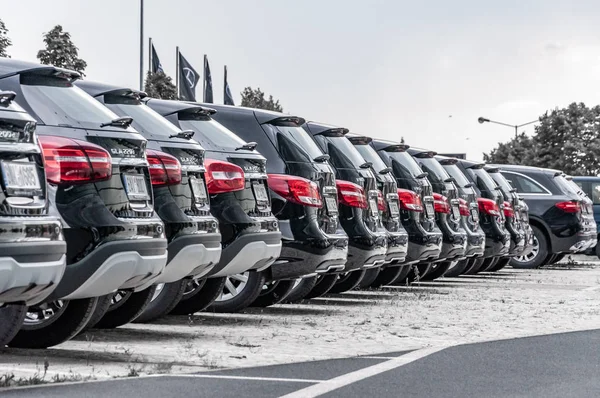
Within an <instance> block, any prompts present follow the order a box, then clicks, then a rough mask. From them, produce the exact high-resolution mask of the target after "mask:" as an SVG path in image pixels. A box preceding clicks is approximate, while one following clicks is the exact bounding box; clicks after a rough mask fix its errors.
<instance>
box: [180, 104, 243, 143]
mask: <svg viewBox="0 0 600 398" xmlns="http://www.w3.org/2000/svg"><path fill="white" fill-rule="evenodd" d="M179 124H180V125H181V128H182V129H183V130H193V131H195V134H194V140H196V141H198V142H199V143H200V145H202V146H203V147H204V148H206V149H212V150H221V151H235V149H236V148H239V147H241V146H242V145H244V144H245V143H246V142H245V141H244V140H242V139H241V138H239V137H238V136H237V135H235V134H233V133H232V132H231V130H229V129H228V128H227V127H225V126H223V125H222V124H220V123H218V122H216V121H214V120H213V119H211V118H210V117H208V116H204V115H199V114H197V113H185V112H182V113H180V114H179Z"/></svg>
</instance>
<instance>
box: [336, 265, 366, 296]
mask: <svg viewBox="0 0 600 398" xmlns="http://www.w3.org/2000/svg"><path fill="white" fill-rule="evenodd" d="M366 273H367V271H366V270H364V269H363V270H356V271H352V272H346V273H341V274H339V275H338V280H337V281H336V282H335V285H333V287H332V288H331V289H330V290H329V293H344V292H347V291H349V290H352V289H354V288H356V287H357V286H358V285H359V284H360V281H361V280H362V279H363V278H364V277H365V274H366Z"/></svg>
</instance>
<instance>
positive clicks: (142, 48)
mask: <svg viewBox="0 0 600 398" xmlns="http://www.w3.org/2000/svg"><path fill="white" fill-rule="evenodd" d="M143 89H144V0H140V90H143Z"/></svg>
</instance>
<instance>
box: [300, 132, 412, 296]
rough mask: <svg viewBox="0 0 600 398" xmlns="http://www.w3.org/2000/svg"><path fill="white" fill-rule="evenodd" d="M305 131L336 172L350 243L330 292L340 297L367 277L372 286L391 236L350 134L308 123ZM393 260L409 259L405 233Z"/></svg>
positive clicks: (374, 183) (374, 182)
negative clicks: (383, 223) (384, 225)
mask: <svg viewBox="0 0 600 398" xmlns="http://www.w3.org/2000/svg"><path fill="white" fill-rule="evenodd" d="M303 127H304V130H306V131H307V132H308V133H309V134H310V135H311V137H312V138H313V140H314V142H315V143H316V144H317V145H318V147H319V148H320V149H321V151H323V153H324V154H325V155H328V156H329V161H330V162H331V165H332V166H333V168H334V169H335V178H336V180H337V181H336V184H337V189H338V200H339V203H340V205H339V212H340V221H341V224H342V226H343V227H344V230H345V231H346V234H348V237H349V239H350V248H349V249H348V261H347V262H346V268H345V269H344V273H343V274H341V275H340V277H339V279H338V281H337V282H336V284H335V285H334V286H333V288H331V292H334V293H341V292H345V291H347V290H351V289H353V288H355V287H357V286H358V285H359V284H360V282H361V281H362V279H363V278H364V277H365V276H367V277H368V278H369V279H370V280H371V282H372V281H374V280H375V278H376V277H377V273H378V270H377V271H371V272H369V274H367V272H368V271H370V270H376V269H378V268H379V267H380V266H382V265H383V264H384V263H385V261H386V255H387V253H388V247H387V246H388V238H387V237H388V235H389V234H391V233H390V232H388V231H386V230H385V228H383V225H382V224H381V219H380V218H379V207H378V204H377V203H378V200H379V191H378V189H377V180H376V179H375V175H374V174H373V172H372V171H371V169H370V164H368V163H365V161H364V159H363V157H362V156H361V155H360V153H359V152H358V151H357V150H356V148H354V146H353V145H352V143H350V141H348V139H347V138H346V137H344V135H346V134H347V133H348V130H347V129H345V128H341V127H336V126H330V125H327V124H323V123H317V122H306V123H305V124H304V125H303ZM392 235H394V239H392V242H393V247H392V250H390V251H389V252H390V256H391V258H393V257H394V256H397V257H398V258H399V259H400V260H401V261H404V258H405V257H406V241H405V240H404V237H403V235H404V231H398V232H397V233H393V234H392ZM396 238H397V239H396Z"/></svg>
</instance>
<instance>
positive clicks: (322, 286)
mask: <svg viewBox="0 0 600 398" xmlns="http://www.w3.org/2000/svg"><path fill="white" fill-rule="evenodd" d="M318 278H319V279H318V280H317V284H316V285H315V287H314V288H313V289H312V290H311V291H310V293H308V294H307V295H306V297H304V298H305V299H313V298H318V297H323V296H324V295H326V294H327V293H329V291H330V290H331V288H332V287H333V286H334V285H335V283H336V282H337V280H338V276H337V274H328V275H318Z"/></svg>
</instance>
